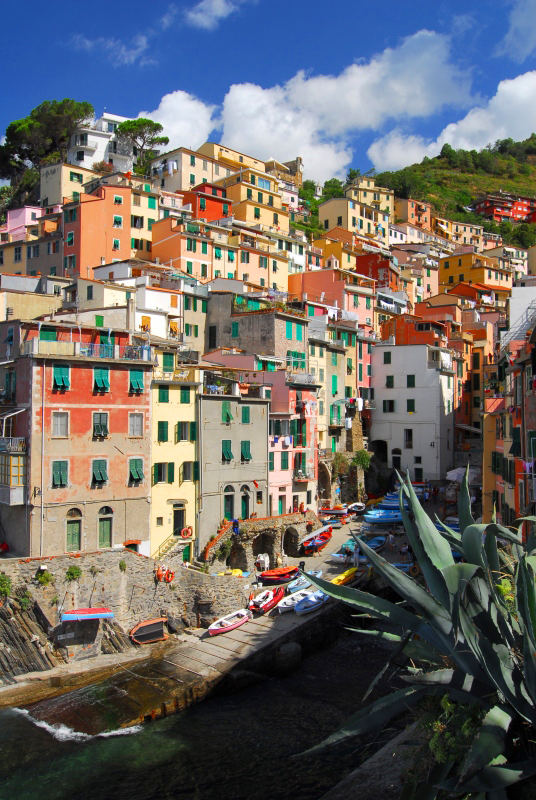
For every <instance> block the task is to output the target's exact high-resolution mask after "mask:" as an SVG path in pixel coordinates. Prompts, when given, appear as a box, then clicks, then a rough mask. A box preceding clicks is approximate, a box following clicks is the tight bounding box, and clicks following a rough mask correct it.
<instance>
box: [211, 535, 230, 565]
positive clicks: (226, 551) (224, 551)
mask: <svg viewBox="0 0 536 800" xmlns="http://www.w3.org/2000/svg"><path fill="white" fill-rule="evenodd" d="M232 549H233V543H232V541H231V539H227V541H225V542H222V543H221V544H220V546H219V547H218V549H217V550H216V553H215V556H216V558H217V559H218V561H227V559H228V558H229V555H230V553H231V550H232Z"/></svg>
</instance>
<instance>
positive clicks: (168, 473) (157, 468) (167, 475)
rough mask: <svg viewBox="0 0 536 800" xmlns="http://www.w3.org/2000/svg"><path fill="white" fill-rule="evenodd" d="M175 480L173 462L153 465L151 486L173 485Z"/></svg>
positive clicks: (161, 462)
mask: <svg viewBox="0 0 536 800" xmlns="http://www.w3.org/2000/svg"><path fill="white" fill-rule="evenodd" d="M174 480H175V464H174V463H173V461H170V462H169V463H166V462H165V461H160V462H158V463H156V464H153V481H152V482H153V484H155V483H173V481H174Z"/></svg>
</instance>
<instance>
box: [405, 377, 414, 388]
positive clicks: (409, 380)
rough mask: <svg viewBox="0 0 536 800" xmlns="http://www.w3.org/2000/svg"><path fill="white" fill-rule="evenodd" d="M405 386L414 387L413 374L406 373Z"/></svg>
mask: <svg viewBox="0 0 536 800" xmlns="http://www.w3.org/2000/svg"><path fill="white" fill-rule="evenodd" d="M406 386H407V388H408V389H414V388H415V375H407V376H406Z"/></svg>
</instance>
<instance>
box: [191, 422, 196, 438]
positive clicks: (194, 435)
mask: <svg viewBox="0 0 536 800" xmlns="http://www.w3.org/2000/svg"><path fill="white" fill-rule="evenodd" d="M190 441H191V442H195V441H197V422H190Z"/></svg>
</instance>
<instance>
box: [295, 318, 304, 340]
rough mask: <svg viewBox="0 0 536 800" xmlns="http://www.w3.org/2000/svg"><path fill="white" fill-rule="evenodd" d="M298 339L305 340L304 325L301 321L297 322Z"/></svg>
mask: <svg viewBox="0 0 536 800" xmlns="http://www.w3.org/2000/svg"><path fill="white" fill-rule="evenodd" d="M296 340H297V341H298V342H303V325H302V324H301V323H300V322H297V323H296Z"/></svg>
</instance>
